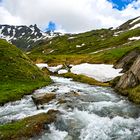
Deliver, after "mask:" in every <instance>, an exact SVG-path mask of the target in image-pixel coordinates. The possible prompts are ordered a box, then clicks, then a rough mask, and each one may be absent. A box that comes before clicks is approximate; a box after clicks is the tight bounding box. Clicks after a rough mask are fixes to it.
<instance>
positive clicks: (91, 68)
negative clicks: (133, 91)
mask: <svg viewBox="0 0 140 140" xmlns="http://www.w3.org/2000/svg"><path fill="white" fill-rule="evenodd" d="M121 71H122V69H114V68H113V65H106V64H88V63H83V64H80V65H75V66H73V67H72V68H71V72H72V73H74V74H83V75H86V76H88V77H91V78H94V79H96V80H98V81H101V82H107V81H110V80H112V79H114V78H115V77H117V76H121V75H122V73H120V72H121Z"/></svg>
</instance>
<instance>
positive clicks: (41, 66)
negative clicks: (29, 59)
mask: <svg viewBox="0 0 140 140" xmlns="http://www.w3.org/2000/svg"><path fill="white" fill-rule="evenodd" d="M36 66H37V67H39V68H40V69H43V68H48V64H46V63H39V64H36Z"/></svg>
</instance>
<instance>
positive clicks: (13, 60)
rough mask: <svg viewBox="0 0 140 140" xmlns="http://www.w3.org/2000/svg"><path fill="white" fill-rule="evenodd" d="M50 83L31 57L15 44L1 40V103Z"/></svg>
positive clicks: (15, 98) (18, 97)
mask: <svg viewBox="0 0 140 140" xmlns="http://www.w3.org/2000/svg"><path fill="white" fill-rule="evenodd" d="M48 83H50V78H49V77H47V76H46V77H44V74H43V73H42V71H40V70H39V69H38V68H37V67H36V66H35V65H33V64H32V62H31V61H30V59H29V58H28V57H27V56H26V55H25V54H24V53H22V52H21V51H20V50H19V49H17V48H16V47H15V46H13V45H11V44H9V43H7V42H6V41H4V40H0V104H1V105H2V104H4V103H6V102H8V101H14V100H17V99H20V98H21V97H22V96H23V95H25V94H29V93H30V92H32V91H33V90H34V89H36V88H38V87H40V86H44V85H46V84H48Z"/></svg>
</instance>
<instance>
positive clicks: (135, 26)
mask: <svg viewBox="0 0 140 140" xmlns="http://www.w3.org/2000/svg"><path fill="white" fill-rule="evenodd" d="M139 27H140V23H138V24H136V25H134V26H133V27H132V28H130V30H133V29H136V28H139Z"/></svg>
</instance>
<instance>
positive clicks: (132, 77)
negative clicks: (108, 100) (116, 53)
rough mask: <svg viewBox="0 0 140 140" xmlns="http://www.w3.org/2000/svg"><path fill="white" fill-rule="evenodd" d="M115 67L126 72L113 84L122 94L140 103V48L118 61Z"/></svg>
mask: <svg viewBox="0 0 140 140" xmlns="http://www.w3.org/2000/svg"><path fill="white" fill-rule="evenodd" d="M115 68H123V71H124V72H125V73H124V74H123V75H122V76H121V77H120V78H118V80H117V81H114V83H115V84H114V83H113V86H114V87H115V89H116V90H117V91H119V92H120V93H121V94H122V95H128V97H129V99H130V100H132V101H133V102H135V103H138V104H139V103H140V92H139V89H140V50H138V49H137V50H134V51H132V52H130V53H129V54H127V55H126V56H124V57H123V58H122V59H121V60H119V61H118V64H117V65H116V66H115ZM136 97H137V98H136Z"/></svg>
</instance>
